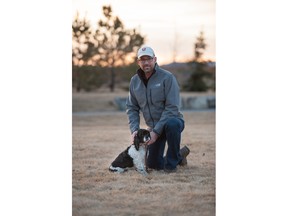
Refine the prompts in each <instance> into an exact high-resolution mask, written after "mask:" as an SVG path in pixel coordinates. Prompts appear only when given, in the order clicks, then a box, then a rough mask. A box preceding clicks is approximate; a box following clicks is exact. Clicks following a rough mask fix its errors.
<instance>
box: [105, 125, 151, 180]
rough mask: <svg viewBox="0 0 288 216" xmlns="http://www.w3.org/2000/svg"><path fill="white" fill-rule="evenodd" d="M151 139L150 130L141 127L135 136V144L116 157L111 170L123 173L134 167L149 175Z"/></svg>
mask: <svg viewBox="0 0 288 216" xmlns="http://www.w3.org/2000/svg"><path fill="white" fill-rule="evenodd" d="M150 139H151V136H150V131H148V130H146V129H139V130H138V131H137V134H136V136H135V137H134V142H133V144H132V145H130V146H128V147H127V149H126V150H125V151H123V152H121V153H120V154H119V155H118V156H117V157H116V159H115V160H114V161H113V162H112V163H111V165H110V167H109V171H111V172H118V173H122V172H125V171H127V168H131V167H134V168H135V169H136V170H137V171H138V172H139V173H141V174H143V175H144V176H147V175H148V172H147V166H146V157H147V142H148V141H149V140H150Z"/></svg>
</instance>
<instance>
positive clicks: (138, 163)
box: [128, 145, 146, 173]
mask: <svg viewBox="0 0 288 216" xmlns="http://www.w3.org/2000/svg"><path fill="white" fill-rule="evenodd" d="M128 154H129V155H130V156H131V157H132V158H133V163H134V166H135V168H136V169H137V170H138V171H139V172H145V173H146V167H145V155H146V151H145V147H144V146H140V147H139V150H138V151H137V150H136V148H135V146H134V145H132V146H131V147H130V148H129V150H128Z"/></svg>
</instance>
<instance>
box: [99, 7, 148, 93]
mask: <svg viewBox="0 0 288 216" xmlns="http://www.w3.org/2000/svg"><path fill="white" fill-rule="evenodd" d="M103 14H104V19H103V20H100V21H99V22H98V26H99V27H98V29H97V30H96V32H95V35H94V39H95V41H97V42H98V53H97V55H96V58H97V62H98V64H99V65H100V66H104V67H109V68H110V72H111V81H110V90H111V92H113V91H114V87H115V67H116V66H118V65H127V64H129V63H131V62H132V61H135V58H136V52H137V50H138V49H139V48H140V47H141V45H142V44H143V43H144V37H142V36H141V35H140V34H139V33H138V32H137V31H136V29H132V30H129V29H125V28H124V24H123V23H122V22H121V20H120V19H119V18H118V17H117V16H114V15H113V14H112V8H111V6H103Z"/></svg>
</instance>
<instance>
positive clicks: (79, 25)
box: [72, 13, 97, 65]
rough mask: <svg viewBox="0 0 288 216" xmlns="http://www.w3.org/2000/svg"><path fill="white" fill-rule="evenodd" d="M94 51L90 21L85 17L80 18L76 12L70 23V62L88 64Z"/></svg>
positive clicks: (95, 50)
mask: <svg viewBox="0 0 288 216" xmlns="http://www.w3.org/2000/svg"><path fill="white" fill-rule="evenodd" d="M96 53H97V49H96V47H95V41H93V35H92V28H91V25H90V22H89V21H88V20H87V19H86V18H83V19H80V18H79V14H78V13H77V14H76V16H75V18H74V20H73V23H72V64H73V65H88V62H89V60H90V59H91V57H92V56H93V55H95V54H96Z"/></svg>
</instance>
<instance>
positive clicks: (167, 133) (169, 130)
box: [147, 118, 184, 170]
mask: <svg viewBox="0 0 288 216" xmlns="http://www.w3.org/2000/svg"><path fill="white" fill-rule="evenodd" d="M183 130H184V121H183V120H182V119H178V118H169V119H168V120H167V122H166V124H165V125H164V129H163V132H162V134H161V135H160V137H158V139H157V140H156V142H155V143H153V144H151V145H149V146H148V157H147V165H148V167H149V168H152V169H157V170H161V169H170V170H171V169H175V168H176V166H177V165H178V164H179V163H180V162H181V161H182V157H181V155H180V142H181V132H182V131H183ZM166 141H167V144H168V146H167V151H166V156H165V157H164V156H163V155H164V150H165V144H166Z"/></svg>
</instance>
